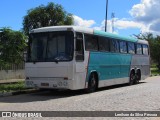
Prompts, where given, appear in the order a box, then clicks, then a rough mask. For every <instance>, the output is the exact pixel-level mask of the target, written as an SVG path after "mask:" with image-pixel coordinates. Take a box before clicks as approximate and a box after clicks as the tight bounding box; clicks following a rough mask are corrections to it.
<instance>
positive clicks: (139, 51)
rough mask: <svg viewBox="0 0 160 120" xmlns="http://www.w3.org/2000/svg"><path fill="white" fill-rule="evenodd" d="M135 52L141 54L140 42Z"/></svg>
mask: <svg viewBox="0 0 160 120" xmlns="http://www.w3.org/2000/svg"><path fill="white" fill-rule="evenodd" d="M136 51H137V54H139V55H142V54H143V50H142V45H141V44H137V50H136Z"/></svg>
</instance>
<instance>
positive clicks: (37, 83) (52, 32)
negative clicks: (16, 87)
mask: <svg viewBox="0 0 160 120" xmlns="http://www.w3.org/2000/svg"><path fill="white" fill-rule="evenodd" d="M25 75H26V79H25V83H26V86H27V87H30V88H39V89H66V90H67V89H69V90H79V89H85V90H87V91H88V92H94V91H96V90H97V88H100V87H105V86H111V85H117V84H125V83H128V84H129V85H132V84H136V83H138V82H139V81H140V80H143V79H145V78H147V77H148V76H150V53H149V45H148V42H147V41H145V40H138V39H135V38H132V37H123V36H119V35H116V34H111V33H107V32H103V31H98V30H94V29H91V28H83V27H77V26H52V27H43V28H38V29H33V30H31V31H30V35H29V42H28V52H27V60H26V63H25Z"/></svg>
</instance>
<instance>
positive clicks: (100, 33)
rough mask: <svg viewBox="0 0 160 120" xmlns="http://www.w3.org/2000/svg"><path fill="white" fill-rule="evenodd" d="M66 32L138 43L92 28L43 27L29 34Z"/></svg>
mask: <svg viewBox="0 0 160 120" xmlns="http://www.w3.org/2000/svg"><path fill="white" fill-rule="evenodd" d="M67 30H73V31H76V32H82V33H87V34H93V35H98V36H104V37H110V38H115V39H120V40H125V41H130V42H138V41H139V40H138V39H135V38H133V37H124V36H120V35H116V34H112V33H108V32H104V31H99V30H94V29H92V28H84V27H78V26H50V27H43V28H38V29H33V30H31V31H30V33H37V32H49V31H67ZM141 42H143V43H144V44H147V41H145V40H142V41H141Z"/></svg>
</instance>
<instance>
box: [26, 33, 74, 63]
mask: <svg viewBox="0 0 160 120" xmlns="http://www.w3.org/2000/svg"><path fill="white" fill-rule="evenodd" d="M73 47H74V34H73V32H69V31H58V32H57V31H56V32H43V33H31V34H30V36H29V49H28V58H27V62H53V61H54V62H59V61H71V60H72V59H73V50H74V49H73Z"/></svg>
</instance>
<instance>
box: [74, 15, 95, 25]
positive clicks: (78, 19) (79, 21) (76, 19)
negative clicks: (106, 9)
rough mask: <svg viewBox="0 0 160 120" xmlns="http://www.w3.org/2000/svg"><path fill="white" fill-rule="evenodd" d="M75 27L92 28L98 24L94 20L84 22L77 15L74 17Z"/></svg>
mask: <svg viewBox="0 0 160 120" xmlns="http://www.w3.org/2000/svg"><path fill="white" fill-rule="evenodd" d="M73 18H74V25H75V26H81V27H92V26H93V25H94V24H95V23H96V22H95V21H94V20H84V19H82V18H80V17H78V16H76V15H73Z"/></svg>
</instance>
